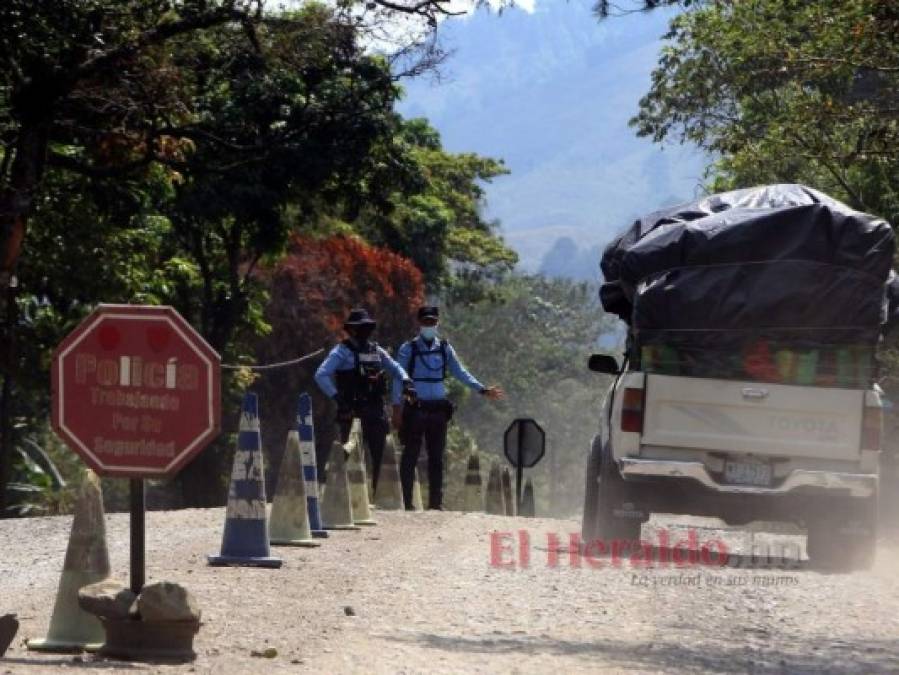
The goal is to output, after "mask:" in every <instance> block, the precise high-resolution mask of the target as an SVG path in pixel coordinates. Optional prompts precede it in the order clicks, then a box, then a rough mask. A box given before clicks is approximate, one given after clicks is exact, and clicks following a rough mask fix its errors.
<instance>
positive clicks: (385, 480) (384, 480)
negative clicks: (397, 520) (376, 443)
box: [375, 434, 403, 511]
mask: <svg viewBox="0 0 899 675" xmlns="http://www.w3.org/2000/svg"><path fill="white" fill-rule="evenodd" d="M396 446H397V442H396V437H395V436H394V435H393V434H389V435H388V436H387V442H386V443H385V444H384V460H383V462H382V464H381V477H380V479H379V480H378V490H377V492H375V506H377V507H378V508H379V509H384V510H385V511H396V510H397V509H402V508H403V486H402V484H401V483H400V468H399V465H398V464H397V462H396Z"/></svg>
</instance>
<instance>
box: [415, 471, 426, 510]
mask: <svg viewBox="0 0 899 675" xmlns="http://www.w3.org/2000/svg"><path fill="white" fill-rule="evenodd" d="M412 477H413V480H412V508H413V509H415V510H416V511H424V510H425V504H424V502H423V501H422V499H421V481H420V480H418V467H417V466H416V467H415V473H414V474H412Z"/></svg>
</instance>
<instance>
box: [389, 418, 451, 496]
mask: <svg viewBox="0 0 899 675" xmlns="http://www.w3.org/2000/svg"><path fill="white" fill-rule="evenodd" d="M450 411H451V407H450V404H449V402H448V401H419V402H418V403H416V404H414V405H406V406H405V407H404V408H403V431H402V437H401V440H402V442H403V458H402V461H401V462H400V480H401V481H402V483H403V502H405V504H406V509H407V510H411V509H412V484H413V482H414V480H415V465H416V464H417V463H418V455H419V454H420V453H421V444H422V441H424V443H425V445H426V446H427V450H428V508H429V509H439V508H441V506H442V505H443V454H444V451H445V450H446V427H447V423H448V422H449V418H450V415H451V413H450Z"/></svg>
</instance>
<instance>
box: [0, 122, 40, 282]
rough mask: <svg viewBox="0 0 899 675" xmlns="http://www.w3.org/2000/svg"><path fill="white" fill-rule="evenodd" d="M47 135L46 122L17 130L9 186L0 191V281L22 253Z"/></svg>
mask: <svg viewBox="0 0 899 675" xmlns="http://www.w3.org/2000/svg"><path fill="white" fill-rule="evenodd" d="M48 132H49V124H47V123H45V122H40V123H38V124H35V125H32V126H26V127H22V128H21V129H20V130H19V136H18V139H17V140H16V145H15V157H14V158H13V162H12V168H11V170H10V176H9V184H8V185H6V186H4V187H3V189H2V190H0V275H2V278H0V281H3V280H8V279H9V277H10V276H11V275H12V272H13V269H14V268H15V266H16V263H17V262H18V260H19V254H20V253H21V251H22V242H23V241H24V239H25V230H26V226H27V223H28V216H29V215H31V211H32V208H33V206H34V198H35V196H36V195H37V191H38V188H39V187H40V184H41V179H42V178H43V176H44V165H45V164H46V159H47V144H48Z"/></svg>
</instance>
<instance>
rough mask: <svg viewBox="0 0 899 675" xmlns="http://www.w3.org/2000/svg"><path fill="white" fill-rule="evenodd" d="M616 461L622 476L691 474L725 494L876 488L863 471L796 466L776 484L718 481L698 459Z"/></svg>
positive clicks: (866, 493) (858, 493)
mask: <svg viewBox="0 0 899 675" xmlns="http://www.w3.org/2000/svg"><path fill="white" fill-rule="evenodd" d="M619 465H620V467H621V475H622V476H624V477H625V478H638V477H639V478H643V477H669V478H692V479H693V480H695V481H698V482H699V483H701V484H702V485H704V486H705V487H707V488H709V489H710V490H713V491H715V492H721V493H727V494H753V495H766V494H771V495H774V494H784V493H787V492H792V491H793V490H798V489H801V490H803V491H806V490H811V491H817V490H840V491H848V492H849V494H850V495H851V496H852V497H871V496H873V495H874V494H875V493H876V492H877V475H876V474H867V473H843V472H836V471H812V470H809V469H796V470H794V471H793V472H792V473H791V474H790V475H789V476H787V477H786V478H785V479H784V480H783V481H781V482H780V484H778V485H776V486H771V487H759V486H755V485H731V484H727V483H719V482H718V481H717V480H715V478H714V477H713V476H712V475H711V474H710V473H709V471H708V469H707V468H706V467H705V465H704V464H703V463H702V462H682V461H676V460H668V459H635V458H632V457H626V458H624V459H621V460H619Z"/></svg>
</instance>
